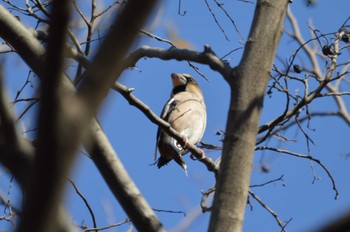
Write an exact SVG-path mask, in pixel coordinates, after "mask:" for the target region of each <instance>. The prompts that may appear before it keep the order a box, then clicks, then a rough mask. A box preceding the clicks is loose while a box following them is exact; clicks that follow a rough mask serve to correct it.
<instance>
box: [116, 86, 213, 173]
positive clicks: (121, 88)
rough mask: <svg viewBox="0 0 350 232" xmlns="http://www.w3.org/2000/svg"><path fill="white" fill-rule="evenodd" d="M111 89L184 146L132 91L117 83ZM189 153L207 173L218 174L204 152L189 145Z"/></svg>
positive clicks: (184, 139) (170, 129) (168, 126)
mask: <svg viewBox="0 0 350 232" xmlns="http://www.w3.org/2000/svg"><path fill="white" fill-rule="evenodd" d="M113 89H114V90H116V91H118V92H119V93H120V94H121V95H123V97H124V98H125V99H126V100H127V101H128V102H129V104H130V105H133V106H135V107H136V108H138V109H139V110H141V112H142V113H144V114H145V115H146V117H147V118H148V119H149V120H151V121H152V122H153V123H155V124H157V125H158V126H159V127H161V128H162V129H163V130H164V131H166V132H167V133H168V134H169V135H170V136H172V137H173V138H175V139H176V140H177V141H178V142H179V143H180V144H181V145H182V146H183V145H185V141H186V138H185V137H184V136H183V135H182V134H181V133H179V132H177V131H176V130H175V129H174V128H172V127H171V126H170V124H169V123H168V122H166V121H164V120H163V119H161V118H160V117H158V116H157V115H156V114H155V113H154V112H153V111H152V110H151V109H150V108H149V106H147V105H146V104H145V103H143V102H142V101H141V100H140V99H138V98H137V97H135V96H134V95H133V94H132V91H133V89H130V88H128V87H126V86H124V85H122V84H120V83H118V82H116V83H115V84H114V86H113ZM189 151H190V152H191V153H192V155H194V156H195V157H196V158H197V159H198V161H200V162H202V163H203V164H204V165H205V166H206V167H207V169H208V170H209V171H212V172H214V173H215V175H217V174H218V171H219V170H218V167H217V166H216V165H215V163H214V162H213V160H212V159H211V158H209V157H207V156H205V154H204V151H203V150H202V149H200V148H198V147H197V146H196V145H194V144H190V145H189Z"/></svg>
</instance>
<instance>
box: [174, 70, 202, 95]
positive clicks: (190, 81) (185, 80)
mask: <svg viewBox="0 0 350 232" xmlns="http://www.w3.org/2000/svg"><path fill="white" fill-rule="evenodd" d="M171 79H172V81H173V92H172V94H173V95H174V94H177V93H179V92H183V91H186V92H191V93H194V94H197V95H199V96H202V91H201V89H200V88H199V86H198V84H197V81H196V80H195V79H194V78H193V77H192V76H191V75H189V74H185V73H184V74H180V73H172V74H171Z"/></svg>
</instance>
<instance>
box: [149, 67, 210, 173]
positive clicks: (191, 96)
mask: <svg viewBox="0 0 350 232" xmlns="http://www.w3.org/2000/svg"><path fill="white" fill-rule="evenodd" d="M171 78H172V82H173V90H172V92H171V97H170V99H169V100H168V102H167V103H166V105H165V106H164V108H163V111H162V114H161V118H162V119H164V120H165V121H167V122H168V123H170V125H171V127H172V128H174V129H175V130H176V131H178V132H180V133H181V134H183V135H184V136H185V137H186V138H187V139H188V143H189V144H196V143H198V142H199V141H200V140H201V138H202V136H203V134H204V131H205V126H206V121H207V114H206V107H205V103H204V99H203V94H202V91H201V90H200V88H199V86H198V84H197V82H196V80H195V79H194V78H193V77H191V76H190V75H188V74H178V73H172V74H171ZM157 147H158V149H159V152H160V158H159V159H158V160H157V166H158V168H160V167H162V166H163V165H165V164H167V163H168V162H169V161H171V160H175V162H176V163H178V164H179V165H180V166H181V167H182V168H183V169H184V170H185V172H186V169H187V166H186V164H185V162H184V161H183V159H182V156H183V155H185V154H186V153H187V152H188V150H187V149H184V148H183V147H181V146H180V145H179V144H178V142H177V141H176V140H175V139H174V138H173V137H171V136H169V135H168V134H167V133H166V132H165V131H163V130H162V129H160V128H159V129H158V133H157V146H156V151H155V158H156V152H157Z"/></svg>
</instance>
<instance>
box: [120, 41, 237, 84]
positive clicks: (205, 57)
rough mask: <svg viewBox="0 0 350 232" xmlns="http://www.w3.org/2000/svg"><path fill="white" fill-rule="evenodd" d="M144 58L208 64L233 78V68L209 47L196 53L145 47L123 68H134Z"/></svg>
mask: <svg viewBox="0 0 350 232" xmlns="http://www.w3.org/2000/svg"><path fill="white" fill-rule="evenodd" d="M144 57H148V58H159V59H162V60H171V59H175V60H179V61H180V60H188V61H193V62H197V63H200V64H207V65H209V67H210V68H211V69H213V70H214V71H217V72H219V73H220V74H221V75H222V76H223V77H225V78H226V79H229V78H230V77H231V67H230V65H229V64H228V63H225V62H223V61H221V60H220V58H218V57H217V56H216V55H215V54H214V53H213V52H212V51H211V48H210V47H209V46H207V45H206V46H205V48H204V51H203V52H196V51H192V50H188V49H177V48H173V47H172V48H169V49H167V50H165V49H163V48H151V47H149V46H143V47H141V48H139V49H137V50H135V51H134V52H132V53H131V54H130V55H129V56H128V57H127V58H126V59H125V60H124V61H123V65H122V66H123V67H124V68H128V67H134V66H135V64H136V63H137V62H138V61H139V60H140V59H141V58H144Z"/></svg>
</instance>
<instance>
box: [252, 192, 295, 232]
mask: <svg viewBox="0 0 350 232" xmlns="http://www.w3.org/2000/svg"><path fill="white" fill-rule="evenodd" d="M249 194H250V196H252V197H253V198H254V199H255V200H256V201H257V202H259V204H260V205H261V206H262V207H263V208H264V209H266V210H267V211H268V212H269V213H270V214H271V215H272V216H273V218H274V219H275V220H276V222H277V223H278V225H279V226H280V227H281V231H283V232H286V226H287V225H288V223H289V222H290V221H291V220H292V219H290V220H289V221H288V222H287V223H285V224H284V225H283V223H282V221H281V219H279V218H278V215H277V214H276V213H275V212H274V211H273V210H272V209H271V208H270V207H268V206H267V205H266V204H265V203H264V202H263V201H262V200H261V199H260V198H259V197H258V196H257V195H256V194H255V193H253V192H252V191H251V190H249Z"/></svg>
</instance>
